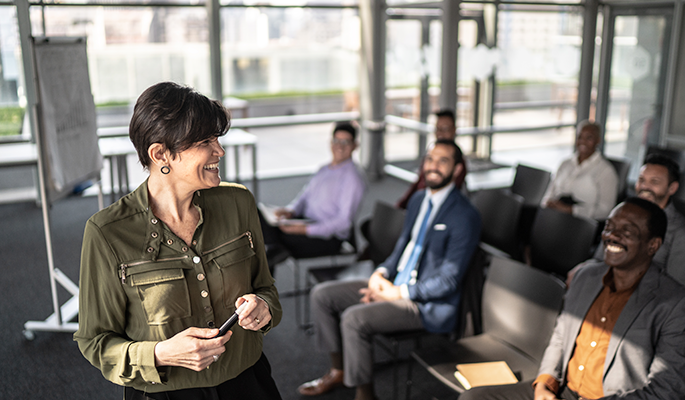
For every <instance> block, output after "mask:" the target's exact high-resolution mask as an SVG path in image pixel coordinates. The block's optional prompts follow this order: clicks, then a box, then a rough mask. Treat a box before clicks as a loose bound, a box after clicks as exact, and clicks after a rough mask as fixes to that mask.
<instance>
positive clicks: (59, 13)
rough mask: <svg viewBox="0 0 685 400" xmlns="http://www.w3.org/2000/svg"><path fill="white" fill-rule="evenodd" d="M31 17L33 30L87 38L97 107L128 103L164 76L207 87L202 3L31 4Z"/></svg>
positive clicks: (206, 52)
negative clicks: (154, 5) (97, 5)
mask: <svg viewBox="0 0 685 400" xmlns="http://www.w3.org/2000/svg"><path fill="white" fill-rule="evenodd" d="M43 16H44V23H45V32H42V30H43ZM31 21H32V25H33V26H32V31H33V32H34V34H41V32H42V33H43V34H45V35H46V36H86V37H87V39H88V59H89V71H90V81H91V86H92V90H93V95H94V97H95V103H96V104H97V105H103V104H111V103H122V104H128V103H130V102H132V101H135V99H136V98H137V97H138V95H139V94H140V93H141V92H142V91H143V90H145V88H147V87H148V86H150V85H151V84H154V83H156V82H160V81H164V80H170V81H175V82H179V83H183V84H187V85H190V86H193V87H195V88H196V89H198V90H199V91H201V92H205V93H207V92H208V91H209V87H210V82H209V45H208V38H209V33H208V28H207V13H206V11H205V8H204V7H168V8H162V7H57V6H55V7H45V9H44V11H43V10H41V8H40V7H32V8H31Z"/></svg>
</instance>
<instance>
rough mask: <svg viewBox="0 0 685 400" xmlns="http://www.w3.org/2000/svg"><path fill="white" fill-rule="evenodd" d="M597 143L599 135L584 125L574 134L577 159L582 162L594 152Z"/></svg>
mask: <svg viewBox="0 0 685 400" xmlns="http://www.w3.org/2000/svg"><path fill="white" fill-rule="evenodd" d="M598 144H599V135H598V134H597V132H596V131H594V130H593V129H592V128H591V127H585V128H583V129H581V130H580V132H579V133H578V136H576V151H577V152H578V159H579V160H580V162H583V161H584V160H586V159H587V158H588V157H590V156H591V155H592V153H594V152H595V149H596V148H597V145H598Z"/></svg>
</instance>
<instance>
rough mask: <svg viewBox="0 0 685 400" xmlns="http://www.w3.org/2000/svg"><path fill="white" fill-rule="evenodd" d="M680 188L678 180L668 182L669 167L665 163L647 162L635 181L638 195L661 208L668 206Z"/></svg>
mask: <svg viewBox="0 0 685 400" xmlns="http://www.w3.org/2000/svg"><path fill="white" fill-rule="evenodd" d="M677 190H678V182H672V183H670V184H669V183H668V168H666V167H664V166H663V165H657V164H645V165H643V166H642V168H641V169H640V176H639V177H638V179H637V182H635V193H637V195H638V197H642V198H643V199H645V200H649V201H651V202H652V203H655V204H656V205H658V206H659V207H661V208H664V207H666V205H667V204H668V199H669V198H670V197H671V196H673V194H675V192H676V191H677Z"/></svg>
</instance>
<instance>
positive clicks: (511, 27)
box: [492, 8, 583, 171]
mask: <svg viewBox="0 0 685 400" xmlns="http://www.w3.org/2000/svg"><path fill="white" fill-rule="evenodd" d="M582 27H583V20H582V14H580V9H574V10H571V11H560V10H558V9H557V10H550V11H544V10H543V9H540V8H539V9H536V10H532V11H527V10H525V9H504V10H501V11H500V12H499V14H498V35H497V47H498V49H499V51H500V54H499V56H500V61H499V63H498V64H497V67H496V68H497V70H496V79H497V83H496V90H495V104H494V112H493V125H494V126H498V127H525V126H544V125H554V124H574V123H575V121H576V108H575V107H576V101H577V89H578V73H579V67H580V46H581V42H582V37H581V35H582ZM574 138H575V129H574V128H562V129H548V130H543V131H531V132H530V133H527V132H524V133H516V134H501V135H496V136H495V137H494V138H493V143H492V149H493V150H492V151H493V157H494V158H495V159H496V160H498V161H500V162H504V163H507V164H513V163H516V162H525V163H528V164H534V165H537V166H540V167H544V168H546V169H549V170H551V171H554V170H556V168H557V166H558V164H559V163H560V162H561V160H562V158H563V157H564V156H567V155H570V153H571V152H572V151H573V143H574ZM540 150H544V151H542V152H540ZM532 154H536V156H534V157H531V155H532Z"/></svg>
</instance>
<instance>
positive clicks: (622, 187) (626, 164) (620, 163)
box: [606, 157, 630, 203]
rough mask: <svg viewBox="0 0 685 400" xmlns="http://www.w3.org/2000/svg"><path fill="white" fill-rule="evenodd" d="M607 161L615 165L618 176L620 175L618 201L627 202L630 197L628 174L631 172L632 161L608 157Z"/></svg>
mask: <svg viewBox="0 0 685 400" xmlns="http://www.w3.org/2000/svg"><path fill="white" fill-rule="evenodd" d="M606 159H607V161H609V162H610V163H611V165H613V167H614V169H615V170H616V175H618V190H617V196H616V201H617V203H620V202H621V201H623V200H625V198H626V196H627V195H628V173H629V172H630V160H628V159H620V158H613V157H607V158H606Z"/></svg>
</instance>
